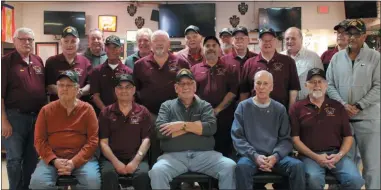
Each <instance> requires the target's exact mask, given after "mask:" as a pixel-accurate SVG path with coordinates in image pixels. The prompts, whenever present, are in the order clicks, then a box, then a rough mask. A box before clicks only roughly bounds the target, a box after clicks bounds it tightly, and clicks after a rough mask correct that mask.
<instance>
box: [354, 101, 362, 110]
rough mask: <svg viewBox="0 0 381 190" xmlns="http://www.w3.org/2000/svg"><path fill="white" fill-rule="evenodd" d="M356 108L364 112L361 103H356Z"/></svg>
mask: <svg viewBox="0 0 381 190" xmlns="http://www.w3.org/2000/svg"><path fill="white" fill-rule="evenodd" d="M355 106H356V108H357V109H359V110H361V111H362V107H361V106H360V104H359V103H356V104H355Z"/></svg>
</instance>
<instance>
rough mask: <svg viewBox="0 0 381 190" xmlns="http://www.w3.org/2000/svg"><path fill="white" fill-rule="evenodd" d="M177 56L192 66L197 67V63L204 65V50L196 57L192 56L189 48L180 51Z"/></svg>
mask: <svg viewBox="0 0 381 190" xmlns="http://www.w3.org/2000/svg"><path fill="white" fill-rule="evenodd" d="M175 55H176V56H178V57H180V58H183V59H184V60H186V61H187V62H188V64H189V65H190V66H193V65H196V64H197V63H202V61H203V60H204V54H203V53H202V48H200V51H199V52H198V53H197V54H195V55H192V54H191V53H190V52H189V48H188V47H186V48H184V49H182V50H180V51H178V52H177V53H176V54H175Z"/></svg>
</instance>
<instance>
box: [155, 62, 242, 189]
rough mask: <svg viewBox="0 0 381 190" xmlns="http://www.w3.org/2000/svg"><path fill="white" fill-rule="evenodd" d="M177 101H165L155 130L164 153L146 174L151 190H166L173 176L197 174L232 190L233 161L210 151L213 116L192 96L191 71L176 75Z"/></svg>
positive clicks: (214, 121)
mask: <svg viewBox="0 0 381 190" xmlns="http://www.w3.org/2000/svg"><path fill="white" fill-rule="evenodd" d="M175 90H176V93H177V95H178V98H176V99H173V100H168V101H166V102H164V103H163V104H162V105H161V107H160V111H159V115H158V117H157V120H156V130H157V133H158V138H159V139H160V145H161V149H162V150H163V151H164V154H163V155H162V156H160V157H159V158H158V161H157V162H156V164H155V165H154V166H153V167H152V170H151V171H149V176H150V178H151V186H152V189H169V188H170V185H169V183H170V182H171V181H172V179H173V178H175V177H176V176H178V175H180V174H183V173H186V172H188V171H191V172H199V173H204V174H206V175H209V176H211V177H214V178H216V179H218V180H219V184H218V185H219V187H220V189H235V177H234V176H235V175H234V169H235V166H236V164H235V162H234V161H233V160H231V159H229V158H226V157H224V156H222V154H221V153H219V152H216V151H214V150H213V148H214V137H213V135H214V133H216V130H217V126H216V117H215V116H214V112H213V108H212V106H211V105H210V104H209V103H208V102H206V101H204V100H201V99H200V98H199V97H197V96H195V92H196V82H195V80H194V76H193V74H192V72H191V71H190V70H188V69H181V70H180V71H179V72H178V73H177V76H176V83H175Z"/></svg>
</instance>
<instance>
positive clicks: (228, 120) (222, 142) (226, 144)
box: [214, 105, 234, 158]
mask: <svg viewBox="0 0 381 190" xmlns="http://www.w3.org/2000/svg"><path fill="white" fill-rule="evenodd" d="M233 119H234V106H232V105H231V106H230V107H228V108H226V109H225V110H223V111H221V112H220V113H219V114H218V115H217V132H216V133H215V134H214V139H215V142H216V143H215V147H214V150H215V151H217V152H221V153H222V155H224V156H225V157H229V158H231V157H232V151H233V143H232V137H231V128H232V123H233Z"/></svg>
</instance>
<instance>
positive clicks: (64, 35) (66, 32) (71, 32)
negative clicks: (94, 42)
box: [62, 26, 79, 38]
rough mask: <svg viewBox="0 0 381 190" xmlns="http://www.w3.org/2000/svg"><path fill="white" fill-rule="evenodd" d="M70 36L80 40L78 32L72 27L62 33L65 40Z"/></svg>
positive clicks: (66, 28)
mask: <svg viewBox="0 0 381 190" xmlns="http://www.w3.org/2000/svg"><path fill="white" fill-rule="evenodd" d="M68 35H72V36H74V37H76V38H79V34H78V30H77V29H76V28H75V27H72V26H68V27H65V28H64V29H63V31H62V37H63V38H64V37H66V36H68Z"/></svg>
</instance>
